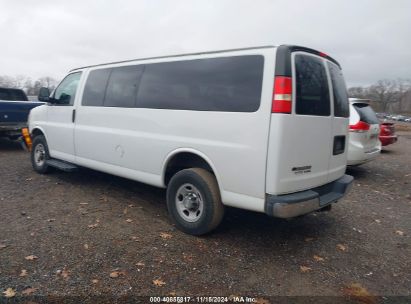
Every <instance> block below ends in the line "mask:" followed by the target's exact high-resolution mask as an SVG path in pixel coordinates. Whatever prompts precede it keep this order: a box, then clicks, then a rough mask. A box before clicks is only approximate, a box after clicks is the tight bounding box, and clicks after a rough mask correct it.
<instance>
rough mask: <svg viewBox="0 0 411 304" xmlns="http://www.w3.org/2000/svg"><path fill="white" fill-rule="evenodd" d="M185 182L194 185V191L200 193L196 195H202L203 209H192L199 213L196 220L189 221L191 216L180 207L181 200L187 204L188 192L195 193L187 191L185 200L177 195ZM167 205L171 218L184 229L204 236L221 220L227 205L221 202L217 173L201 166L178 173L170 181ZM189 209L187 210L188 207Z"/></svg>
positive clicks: (192, 233) (186, 231)
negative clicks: (215, 174) (214, 173)
mask: <svg viewBox="0 0 411 304" xmlns="http://www.w3.org/2000/svg"><path fill="white" fill-rule="evenodd" d="M185 185H192V186H194V187H193V188H192V189H195V190H193V191H194V192H195V193H197V194H199V195H198V196H195V197H200V201H201V204H202V210H201V212H198V210H197V211H193V212H196V213H198V215H197V214H195V215H194V216H198V217H197V218H196V219H194V221H189V220H188V219H187V218H188V215H184V212H183V211H181V208H180V207H179V206H178V204H179V202H178V201H180V204H181V205H184V203H183V202H184V201H185V199H186V198H187V195H192V194H187V195H186V196H184V199H180V198H178V197H177V192H178V191H179V189H181V188H183V187H184V186H185ZM186 187H189V186H186ZM184 189H185V188H184ZM197 190H198V191H197ZM179 193H180V192H179ZM181 196H182V195H181V194H180V197H181ZM196 202H197V201H196ZM167 208H168V212H169V214H170V217H171V219H172V221H173V222H174V224H175V225H176V226H177V228H178V229H180V230H181V231H183V232H185V233H188V234H191V235H203V234H206V233H208V232H210V231H212V230H213V229H215V228H216V227H217V226H218V225H219V224H220V223H221V221H222V219H223V216H224V205H223V204H222V203H221V197H220V190H219V188H218V184H217V180H216V178H215V176H214V175H213V174H211V173H210V172H208V171H207V170H204V169H201V168H191V169H185V170H182V171H179V172H177V173H176V174H175V175H174V176H173V177H172V178H171V180H170V183H169V184H168V188H167ZM183 208H184V207H183ZM186 211H187V213H188V210H186ZM190 212H191V211H190ZM182 213H183V214H182Z"/></svg>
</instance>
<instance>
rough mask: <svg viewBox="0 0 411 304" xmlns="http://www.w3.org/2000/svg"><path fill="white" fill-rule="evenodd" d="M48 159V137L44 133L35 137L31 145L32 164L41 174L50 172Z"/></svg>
mask: <svg viewBox="0 0 411 304" xmlns="http://www.w3.org/2000/svg"><path fill="white" fill-rule="evenodd" d="M48 159H50V155H49V148H48V146H47V142H46V138H45V137H44V136H43V135H38V136H36V137H34V139H33V145H32V147H31V165H32V166H33V169H34V171H36V172H37V173H40V174H45V173H48V172H49V171H50V167H49V166H48V165H47V160H48Z"/></svg>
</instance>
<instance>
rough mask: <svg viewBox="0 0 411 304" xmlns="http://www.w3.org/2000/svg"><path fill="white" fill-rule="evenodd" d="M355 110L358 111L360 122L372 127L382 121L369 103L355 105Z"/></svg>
mask: <svg viewBox="0 0 411 304" xmlns="http://www.w3.org/2000/svg"><path fill="white" fill-rule="evenodd" d="M353 106H354V108H355V109H356V110H357V112H358V115H360V120H361V121H363V122H366V123H368V124H370V125H373V124H379V123H380V120H379V119H378V117H377V115H376V114H375V112H374V110H373V109H372V108H371V107H370V106H369V104H367V103H355V104H354V105H353Z"/></svg>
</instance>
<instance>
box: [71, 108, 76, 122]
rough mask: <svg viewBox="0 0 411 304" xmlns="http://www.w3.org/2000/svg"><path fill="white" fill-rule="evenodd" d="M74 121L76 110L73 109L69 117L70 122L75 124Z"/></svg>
mask: <svg viewBox="0 0 411 304" xmlns="http://www.w3.org/2000/svg"><path fill="white" fill-rule="evenodd" d="M75 121H76V109H73V113H72V115H71V122H75Z"/></svg>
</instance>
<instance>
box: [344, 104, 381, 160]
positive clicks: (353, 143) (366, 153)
mask: <svg viewBox="0 0 411 304" xmlns="http://www.w3.org/2000/svg"><path fill="white" fill-rule="evenodd" d="M369 103H370V101H369V100H368V99H359V98H350V134H349V141H348V165H351V166H358V165H361V164H363V163H365V162H368V161H370V160H373V159H375V158H376V157H377V156H378V155H380V152H381V142H380V140H379V137H378V136H379V134H380V121H379V119H378V117H377V115H376V114H375V112H374V110H373V109H372V108H371V106H370V104H369Z"/></svg>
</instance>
